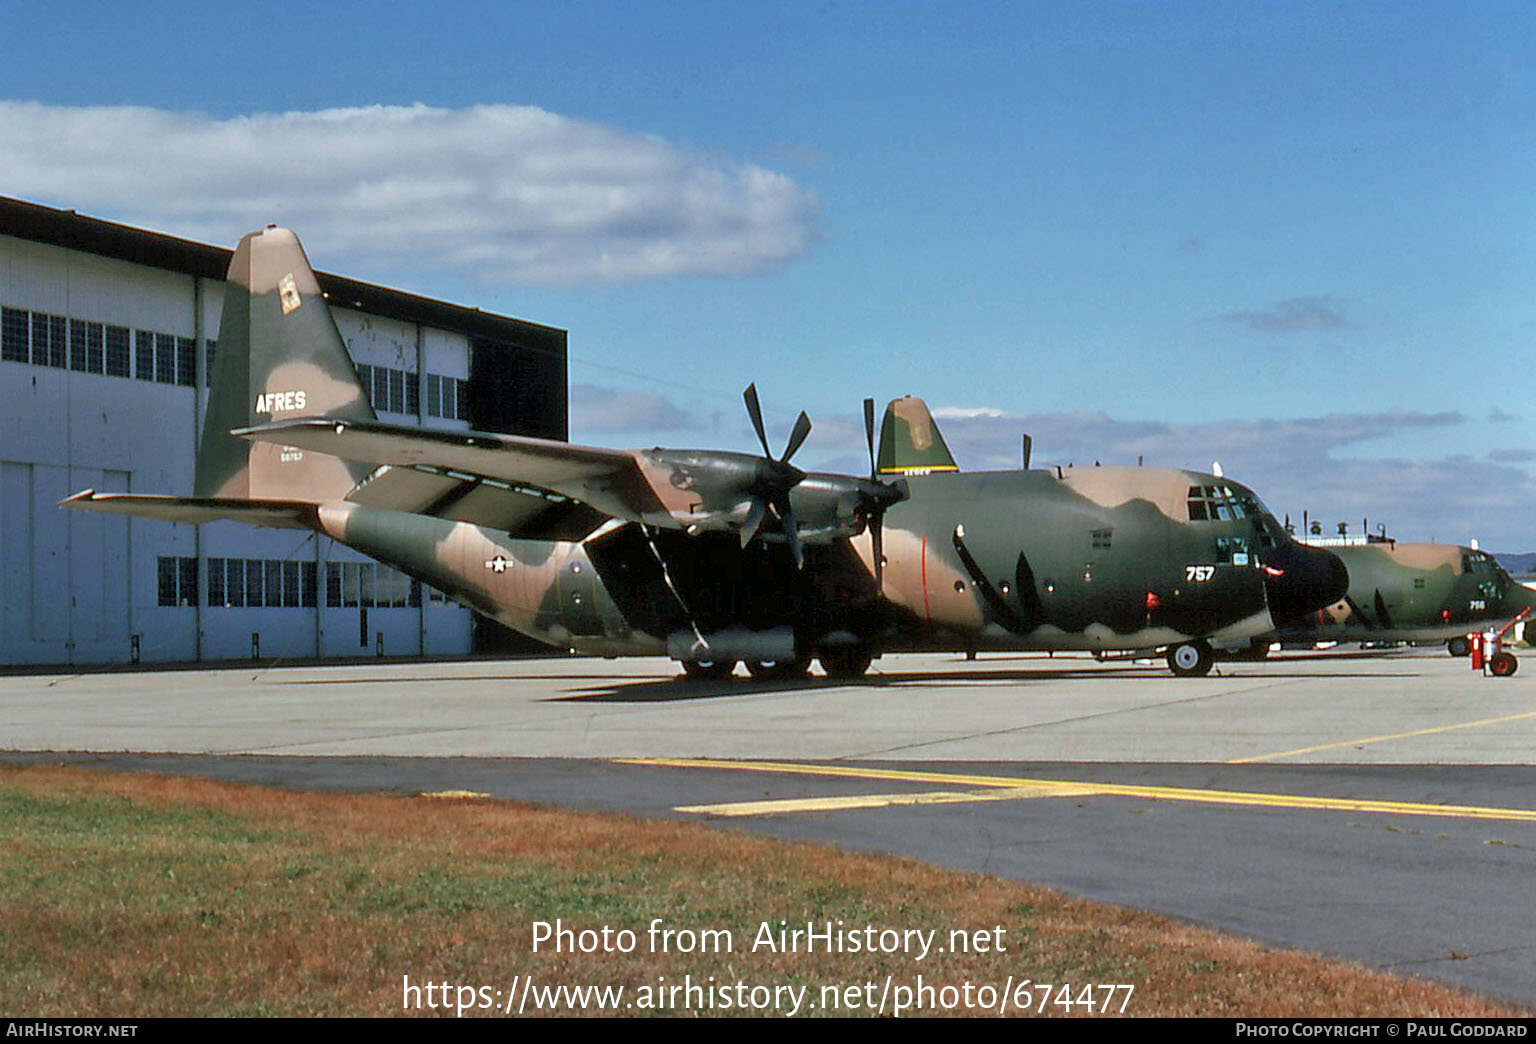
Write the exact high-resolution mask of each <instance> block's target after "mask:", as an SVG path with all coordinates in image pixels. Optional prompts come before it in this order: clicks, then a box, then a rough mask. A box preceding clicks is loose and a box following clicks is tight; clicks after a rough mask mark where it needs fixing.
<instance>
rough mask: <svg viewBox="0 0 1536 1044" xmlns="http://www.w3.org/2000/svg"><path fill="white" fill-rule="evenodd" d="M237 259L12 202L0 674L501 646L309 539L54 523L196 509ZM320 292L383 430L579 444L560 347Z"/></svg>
mask: <svg viewBox="0 0 1536 1044" xmlns="http://www.w3.org/2000/svg"><path fill="white" fill-rule="evenodd" d="M299 232H300V234H301V235H302V234H303V230H302V229H300V230H299ZM230 255H231V250H229V249H224V248H220V247H213V246H207V245H204V244H201V243H193V242H189V241H187V240H183V239H177V238H174V237H171V236H165V235H160V234H158V233H153V232H147V231H144V230H141V229H136V228H131V227H128V226H125V225H119V224H113V223H110V222H106V221H100V220H97V219H94V218H88V217H83V216H81V215H78V214H75V213H74V212H73V211H64V210H55V209H53V208H50V207H43V206H38V205H36V204H32V203H26V202H22V201H19V200H14V199H5V198H0V664H5V665H19V664H66V663H67V664H99V663H114V662H129V661H132V660H143V661H186V660H226V659H246V658H252V657H255V656H259V657H260V658H263V659H269V658H273V657H289V656H292V657H333V656H334V657H342V656H359V655H374V654H384V655H391V656H394V655H414V654H434V655H454V654H462V653H467V652H471V651H473V650H474V649H475V648H476V647H477V646H479V645H482V644H484V643H485V642H487V641H493V640H494V639H493V638H491V637H489V636H488V632H484V631H482V630H481V629H479V628H477V626H476V624H475V622H474V619H473V614H471V613H470V611H469V610H467V609H464V608H462V607H460V606H458V605H456V604H454V603H453V602H452V601H450V600H448V599H446V598H444V596H443V595H441V594H440V593H438V592H435V591H433V590H431V589H430V588H426V587H423V586H421V585H420V584H418V583H417V582H415V581H413V580H410V579H409V578H407V577H405V576H403V575H401V574H399V573H397V572H395V571H394V570H392V569H390V568H388V567H386V566H384V565H381V564H378V563H375V562H373V561H372V560H371V559H368V558H365V557H363V556H361V555H359V554H357V553H356V552H353V551H351V550H349V549H348V548H345V547H342V546H341V545H339V544H335V543H333V542H332V541H330V540H329V539H326V538H324V537H321V536H318V535H316V534H303V533H297V532H295V531H292V530H262V529H253V528H251V527H248V526H243V525H239V524H238V523H233V522H219V523H212V524H209V525H205V526H193V525H172V524H169V523H166V522H157V521H148V520H141V519H129V518H126V517H123V516H113V515H99V514H95V513H91V512H83V511H65V510H61V509H59V508H58V507H57V504H58V502H59V501H60V500H62V499H63V498H64V497H66V496H69V495H70V494H72V493H75V492H78V491H79V490H82V489H89V488H94V489H97V490H102V491H111V492H131V493H175V494H183V495H185V494H188V493H190V492H191V490H192V475H193V461H194V457H195V453H196V449H197V443H198V439H199V437H200V435H201V432H202V423H203V411H204V409H205V406H206V402H207V397H208V390H207V386H208V374H209V373H210V372H211V367H210V365H209V363H210V360H211V359H212V357H213V355H214V353H215V352H217V350H218V345H217V341H216V339H217V337H218V329H219V315H220V312H221V309H222V306H223V302H224V275H225V272H226V270H227V269H228V267H229V259H230ZM318 275H319V280H320V286H321V289H322V290H323V291H324V292H325V294H326V296H327V299H328V300H329V302H330V305H331V309H332V314H333V315H334V316H335V318H336V325H337V326H338V327H339V328H340V330H341V335H342V338H343V339H344V340H345V341H346V344H347V348H348V350H349V351H350V352H351V354H352V360H353V362H354V364H355V365H356V366H357V371H358V376H359V377H360V379H361V380H362V383H363V387H364V389H365V390H366V391H368V392H369V393H370V398H371V400H372V402H373V407H374V409H375V410H376V411H377V412H378V414H379V416H380V419H382V420H387V421H391V422H394V423H405V424H420V425H423V426H426V427H441V428H471V427H472V428H477V429H481V430H488V431H497V432H506V433H511V434H521V435H537V436H542V437H545V438H556V439H565V438H566V437H567V434H568V421H567V397H566V333H565V331H564V330H557V329H553V328H551V327H548V326H540V325H537V324H535V323H528V322H523V321H521V320H518V319H509V318H505V317H502V316H497V315H491V314H489V313H486V312H481V311H479V310H476V309H470V308H463V307H460V306H457V305H451V304H446V303H444V302H441V301H434V300H429V299H427V298H423V297H417V296H414V295H411V294H406V293H401V292H399V291H395V290H388V289H385V288H383V287H378V286H372V285H369V284H367V283H361V282H357V281H355V280H351V279H346V278H343V277H341V276H336V275H329V274H326V273H323V272H322V273H318Z"/></svg>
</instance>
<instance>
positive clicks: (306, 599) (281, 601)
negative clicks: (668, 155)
mask: <svg viewBox="0 0 1536 1044" xmlns="http://www.w3.org/2000/svg"><path fill="white" fill-rule="evenodd" d="M315 575H316V573H315V563H313V562H292V561H288V560H286V559H280V560H275V561H274V560H272V559H264V558H250V559H246V558H210V559H208V605H209V607H210V608H215V609H238V608H241V607H246V608H251V609H259V608H268V609H277V608H288V609H297V608H299V607H301V606H302V607H306V608H310V609H312V608H314V606H315Z"/></svg>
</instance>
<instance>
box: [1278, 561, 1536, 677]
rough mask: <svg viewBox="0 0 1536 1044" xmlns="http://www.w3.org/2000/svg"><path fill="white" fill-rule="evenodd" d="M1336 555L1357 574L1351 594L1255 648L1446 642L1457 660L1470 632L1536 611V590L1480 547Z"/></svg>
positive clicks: (1499, 664)
mask: <svg viewBox="0 0 1536 1044" xmlns="http://www.w3.org/2000/svg"><path fill="white" fill-rule="evenodd" d="M1330 550H1332V551H1333V552H1334V553H1335V554H1337V555H1338V556H1339V557H1340V558H1341V559H1343V561H1344V563H1345V565H1346V566H1347V567H1348V569H1349V590H1348V591H1347V592H1346V593H1345V594H1344V596H1343V597H1342V598H1340V599H1339V600H1338V601H1337V602H1336V603H1334V604H1333V605H1329V606H1326V607H1324V608H1322V609H1319V610H1318V611H1317V612H1316V613H1313V614H1310V615H1309V616H1307V617H1305V618H1302V619H1296V620H1293V621H1291V622H1290V623H1289V624H1288V625H1286V626H1285V627H1283V628H1281V629H1279V630H1278V631H1276V633H1275V634H1273V635H1269V636H1265V637H1263V638H1259V639H1255V644H1254V645H1253V646H1252V648H1255V649H1258V648H1260V647H1261V646H1262V647H1263V648H1267V647H1268V643H1269V642H1270V641H1271V640H1278V641H1280V642H1282V643H1286V644H1294V643H1298V642H1301V643H1306V644H1308V645H1310V644H1312V643H1314V642H1321V641H1333V642H1432V641H1444V642H1445V643H1446V645H1447V647H1448V648H1449V650H1450V652H1451V654H1452V655H1454V656H1465V655H1467V652H1468V650H1469V648H1470V643H1469V641H1468V638H1467V636H1468V634H1469V633H1472V632H1479V631H1483V630H1485V629H1487V628H1490V627H1492V628H1493V629H1495V630H1497V629H1499V628H1500V627H1502V626H1504V625H1505V624H1507V623H1510V622H1511V621H1513V620H1514V619H1515V618H1516V617H1518V616H1519V615H1520V613H1521V612H1522V611H1524V610H1527V609H1532V610H1536V591H1532V590H1531V589H1530V588H1527V587H1525V586H1523V585H1522V584H1520V583H1518V582H1517V581H1515V580H1514V579H1513V578H1512V577H1511V576H1510V575H1509V574H1508V573H1506V572H1505V571H1504V570H1503V569H1502V568H1501V567H1500V566H1499V563H1498V562H1497V561H1495V560H1494V558H1493V556H1492V555H1490V554H1488V553H1487V552H1485V551H1480V550H1478V549H1477V548H1475V547H1461V546H1458V545H1456V544H1406V543H1398V542H1397V541H1393V540H1376V539H1375V538H1372V540H1371V542H1368V543H1364V544H1355V545H1351V546H1344V547H1334V548H1331V549H1330ZM1531 626H1532V625H1530V624H1527V625H1526V627H1527V629H1529V628H1531ZM1533 636H1536V632H1533ZM1489 666H1490V669H1491V670H1492V671H1493V673H1494V674H1498V675H1509V674H1513V673H1514V672H1515V670H1516V667H1517V661H1516V660H1515V658H1514V656H1513V655H1512V654H1510V653H1507V652H1504V653H1500V654H1499V658H1498V659H1497V660H1496V662H1490V664H1489Z"/></svg>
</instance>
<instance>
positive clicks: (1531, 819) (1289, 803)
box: [614, 758, 1536, 823]
mask: <svg viewBox="0 0 1536 1044" xmlns="http://www.w3.org/2000/svg"><path fill="white" fill-rule="evenodd" d="M614 761H615V762H616V763H618V764H622V765H653V766H658V767H668V768H698V769H726V770H731V771H737V772H771V773H780V774H786V775H801V776H821V777H835V778H844V779H880V780H889V781H895V782H904V783H936V784H947V785H951V786H953V785H957V784H958V785H962V786H972V787H980V788H983V789H981V790H978V791H974V792H971V793H970V794H969V795H967V794H966V793H965V792H950V791H942V792H938V793H936V794H863V795H853V796H849V797H830V798H827V797H818V798H802V799H789V800H784V801H752V802H734V803H728V804H718V805H688V806H682V807H679V808H677V809H675V811H678V812H699V813H704V814H708V815H717V816H720V815H737V816H741V815H772V814H782V813H787V812H825V811H835V810H842V809H853V808H878V807H884V806H887V805H902V804H924V803H928V802H933V803H939V802H944V803H948V802H952V801H963V800H972V801H1000V800H1011V799H1018V798H1042V797H1085V796H1097V797H1126V798H1140V799H1142V800H1147V801H1184V802H1193V803H1196V804H1206V805H1242V806H1248V807H1251V808H1297V809H1310V810H1313V811H1321V812H1372V813H1379V814H1384V815H1399V816H1439V817H1445V818H1452V819H1500V820H1507V821H1513V822H1525V823H1536V809H1523V808H1483V807H1478V806H1473V805H1426V804H1419V803H1416V802H1409V801H1368V800H1361V799H1357V798H1330V797H1310V796H1307V795H1302V794H1261V793H1253V792H1246V791H1236V790H1197V789H1193V788H1190V787H1152V786H1139V785H1135V784H1129V783H1092V782H1085V781H1083V780H1048V779H1024V778H1020V777H1011V776H969V775H963V774H956V773H950V772H916V771H909V770H902V769H880V768H873V767H869V768H865V767H860V766H855V765H801V764H795V763H793V762H778V761H717V760H713V759H709V758H615V759H614ZM989 791H990V792H989ZM999 791H1001V792H1002V793H999ZM1010 791H1011V792H1012V793H1008V792H1010Z"/></svg>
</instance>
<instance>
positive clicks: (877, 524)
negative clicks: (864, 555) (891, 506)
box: [869, 509, 885, 595]
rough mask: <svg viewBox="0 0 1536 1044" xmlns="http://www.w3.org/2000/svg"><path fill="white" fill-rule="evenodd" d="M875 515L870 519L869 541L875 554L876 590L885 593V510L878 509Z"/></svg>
mask: <svg viewBox="0 0 1536 1044" xmlns="http://www.w3.org/2000/svg"><path fill="white" fill-rule="evenodd" d="M873 515H874V517H873V518H871V519H870V520H869V542H870V548H871V550H872V551H873V552H874V555H875V591H876V592H877V593H879V594H882V595H883V594H884V593H885V585H884V583H883V582H882V579H883V577H884V576H885V564H884V562H883V561H882V559H884V557H885V535H884V526H885V517H884V516H885V511H884V510H883V509H876V510H875V511H874V512H873Z"/></svg>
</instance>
